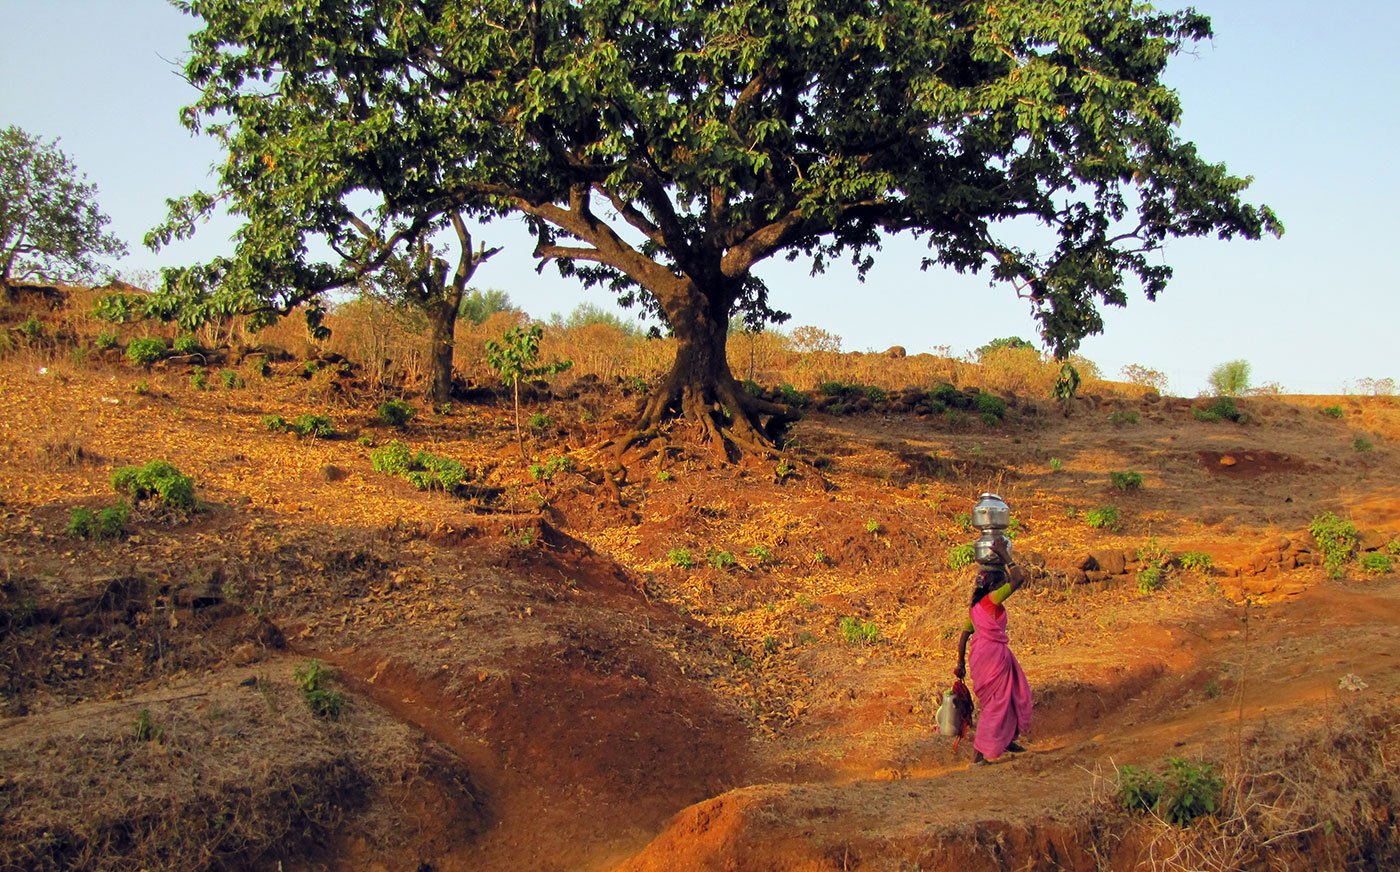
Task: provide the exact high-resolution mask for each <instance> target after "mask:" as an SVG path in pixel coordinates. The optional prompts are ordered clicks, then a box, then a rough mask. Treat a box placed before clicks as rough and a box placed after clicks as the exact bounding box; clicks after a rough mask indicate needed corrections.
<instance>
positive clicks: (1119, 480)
mask: <svg viewBox="0 0 1400 872" xmlns="http://www.w3.org/2000/svg"><path fill="white" fill-rule="evenodd" d="M1108 480H1109V482H1110V483H1112V485H1113V486H1114V487H1116V488H1118V489H1119V490H1124V491H1126V490H1141V489H1142V473H1140V472H1133V471H1131V470H1129V471H1127V472H1110V473H1109V474H1108Z"/></svg>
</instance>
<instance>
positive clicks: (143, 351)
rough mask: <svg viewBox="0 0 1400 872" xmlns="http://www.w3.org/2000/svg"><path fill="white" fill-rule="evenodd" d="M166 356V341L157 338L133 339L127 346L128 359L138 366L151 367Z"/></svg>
mask: <svg viewBox="0 0 1400 872" xmlns="http://www.w3.org/2000/svg"><path fill="white" fill-rule="evenodd" d="M164 356H165V340H164V339H161V338H160V337H157V336H149V337H146V338H144V339H133V340H131V342H130V344H128V345H127V346H126V359H127V360H129V361H131V362H132V363H134V364H136V365H137V366H150V365H151V364H153V363H155V362H156V361H157V360H160V359H161V358H162V357H164Z"/></svg>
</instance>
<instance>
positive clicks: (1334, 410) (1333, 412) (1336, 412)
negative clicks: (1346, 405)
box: [1322, 406, 1342, 418]
mask: <svg viewBox="0 0 1400 872" xmlns="http://www.w3.org/2000/svg"><path fill="white" fill-rule="evenodd" d="M1322 414H1324V415H1326V416H1327V417H1329V418H1340V417H1342V407H1341V406H1324V407H1323V409H1322Z"/></svg>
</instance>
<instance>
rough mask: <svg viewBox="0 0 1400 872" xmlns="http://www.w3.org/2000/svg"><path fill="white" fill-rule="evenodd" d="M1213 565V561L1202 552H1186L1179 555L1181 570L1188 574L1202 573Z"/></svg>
mask: <svg viewBox="0 0 1400 872" xmlns="http://www.w3.org/2000/svg"><path fill="white" fill-rule="evenodd" d="M1214 565H1215V561H1213V560H1212V559H1211V556H1210V555H1209V554H1207V553H1205V552H1204V551H1187V552H1186V553H1185V554H1182V555H1181V568H1182V569H1185V570H1186V571H1188V572H1203V571H1205V570H1207V569H1210V568H1211V567H1212V566H1214Z"/></svg>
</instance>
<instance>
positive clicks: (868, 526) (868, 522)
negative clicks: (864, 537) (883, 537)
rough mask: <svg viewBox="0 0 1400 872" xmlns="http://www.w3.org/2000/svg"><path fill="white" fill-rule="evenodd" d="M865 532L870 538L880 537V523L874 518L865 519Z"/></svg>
mask: <svg viewBox="0 0 1400 872" xmlns="http://www.w3.org/2000/svg"><path fill="white" fill-rule="evenodd" d="M865 532H867V533H869V534H870V535H872V536H878V535H880V522H879V521H877V520H875V519H874V518H866V519H865Z"/></svg>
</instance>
